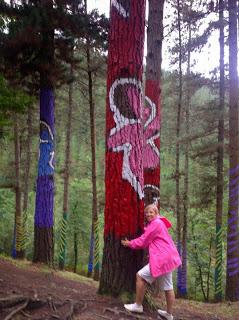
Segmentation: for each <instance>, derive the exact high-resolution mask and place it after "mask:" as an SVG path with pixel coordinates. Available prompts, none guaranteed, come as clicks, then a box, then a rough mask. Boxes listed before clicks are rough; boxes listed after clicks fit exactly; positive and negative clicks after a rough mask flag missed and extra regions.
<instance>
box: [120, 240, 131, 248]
mask: <svg viewBox="0 0 239 320" xmlns="http://www.w3.org/2000/svg"><path fill="white" fill-rule="evenodd" d="M129 243H130V241H129V240H128V239H125V240H121V244H122V245H123V246H124V247H129Z"/></svg>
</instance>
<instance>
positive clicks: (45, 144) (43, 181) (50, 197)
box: [33, 88, 54, 265]
mask: <svg viewBox="0 0 239 320" xmlns="http://www.w3.org/2000/svg"><path fill="white" fill-rule="evenodd" d="M53 161H54V93H53V90H52V89H47V88H41V92H40V147H39V162H38V177H37V189H36V207H35V234H34V256H33V261H34V262H44V263H47V264H49V265H51V264H52V263H53V205H54V203H53V201H54V162H53Z"/></svg>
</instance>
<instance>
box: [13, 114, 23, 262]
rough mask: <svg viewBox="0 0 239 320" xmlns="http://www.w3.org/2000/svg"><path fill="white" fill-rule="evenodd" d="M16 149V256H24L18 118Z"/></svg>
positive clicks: (15, 131)
mask: <svg viewBox="0 0 239 320" xmlns="http://www.w3.org/2000/svg"><path fill="white" fill-rule="evenodd" d="M14 149H15V243H14V247H15V250H13V252H16V254H15V257H16V258H23V257H24V253H23V250H22V210H21V186H20V139H19V126H18V119H17V116H16V115H15V120H14Z"/></svg>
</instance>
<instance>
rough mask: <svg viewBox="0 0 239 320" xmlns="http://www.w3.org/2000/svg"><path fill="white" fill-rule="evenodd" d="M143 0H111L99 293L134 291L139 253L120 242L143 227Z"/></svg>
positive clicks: (140, 257)
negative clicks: (101, 257) (120, 0)
mask: <svg viewBox="0 0 239 320" xmlns="http://www.w3.org/2000/svg"><path fill="white" fill-rule="evenodd" d="M144 21H145V1H144V0H131V1H129V0H126V1H123V2H118V1H112V2H111V11H110V33H109V52H108V80H107V106H106V146H107V149H106V169H105V170H106V174H105V192H106V199H105V201H106V203H105V228H104V251H103V262H102V273H101V278H100V288H99V290H100V292H101V293H107V292H108V293H110V294H113V295H118V294H119V293H121V292H123V291H128V292H133V291H134V288H135V274H136V272H137V270H138V269H139V268H140V267H141V265H142V252H141V251H138V250H137V251H132V250H129V249H127V248H124V247H123V246H122V245H121V239H122V238H123V237H128V238H129V239H132V238H135V237H137V236H138V235H139V234H140V233H141V232H142V230H143V220H144V219H143V163H142V148H143V139H142V133H143V131H142V125H141V119H140V117H141V114H142V109H141V108H142V100H141V99H142V71H143V45H144Z"/></svg>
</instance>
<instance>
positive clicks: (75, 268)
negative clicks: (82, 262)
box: [74, 231, 78, 273]
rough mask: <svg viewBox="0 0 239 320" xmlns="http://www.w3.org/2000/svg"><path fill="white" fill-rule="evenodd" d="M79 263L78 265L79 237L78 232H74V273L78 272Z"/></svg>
mask: <svg viewBox="0 0 239 320" xmlns="http://www.w3.org/2000/svg"><path fill="white" fill-rule="evenodd" d="M77 263H78V235H77V232H75V231H74V272H75V273H76V271H77Z"/></svg>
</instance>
